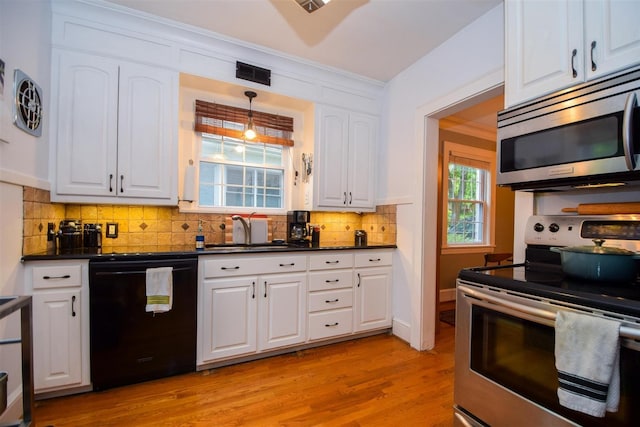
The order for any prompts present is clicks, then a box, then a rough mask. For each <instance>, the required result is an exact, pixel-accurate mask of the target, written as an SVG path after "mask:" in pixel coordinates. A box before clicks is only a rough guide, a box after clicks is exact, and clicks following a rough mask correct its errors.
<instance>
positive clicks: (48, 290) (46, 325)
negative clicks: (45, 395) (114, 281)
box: [25, 260, 90, 393]
mask: <svg viewBox="0 0 640 427" xmlns="http://www.w3.org/2000/svg"><path fill="white" fill-rule="evenodd" d="M25 291H26V293H27V294H31V295H32V301H33V359H34V360H33V371H34V388H35V392H36V393H42V392H51V391H60V390H65V389H72V388H79V387H85V386H89V385H90V370H89V363H90V361H89V336H88V334H89V332H88V327H89V313H88V309H87V308H88V296H89V290H88V263H87V261H78V260H73V261H42V262H28V263H27V264H26V277H25Z"/></svg>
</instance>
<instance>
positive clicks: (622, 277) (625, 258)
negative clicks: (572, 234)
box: [551, 239, 640, 282]
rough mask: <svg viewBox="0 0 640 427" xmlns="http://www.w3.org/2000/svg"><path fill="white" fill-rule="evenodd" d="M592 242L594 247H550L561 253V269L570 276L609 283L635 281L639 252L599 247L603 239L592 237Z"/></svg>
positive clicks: (639, 257)
mask: <svg viewBox="0 0 640 427" xmlns="http://www.w3.org/2000/svg"><path fill="white" fill-rule="evenodd" d="M593 242H594V243H595V246H569V247H564V248H551V250H552V251H554V252H559V253H560V259H561V261H562V271H563V272H564V273H565V274H567V275H569V276H573V277H578V278H581V279H587V280H597V281H609V282H632V281H635V280H636V278H637V276H638V269H637V264H636V260H637V259H640V254H636V253H635V252H633V251H629V250H626V249H621V248H613V247H605V246H602V244H603V243H604V240H602V239H594V240H593Z"/></svg>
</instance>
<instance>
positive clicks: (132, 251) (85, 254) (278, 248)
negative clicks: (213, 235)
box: [22, 243, 397, 262]
mask: <svg viewBox="0 0 640 427" xmlns="http://www.w3.org/2000/svg"><path fill="white" fill-rule="evenodd" d="M395 248H397V246H396V245H393V244H392V245H382V244H381V245H375V244H373V245H368V246H353V245H351V246H350V245H326V246H320V247H296V246H287V245H283V244H271V243H264V244H258V245H248V246H245V245H215V246H212V247H208V248H206V249H204V250H195V248H194V246H192V245H188V246H186V245H178V246H137V247H136V246H123V247H113V248H110V249H109V250H108V251H104V252H103V251H102V250H100V249H96V248H83V249H78V250H74V251H65V252H54V251H49V252H41V253H35V254H29V255H24V256H23V257H22V261H25V262H26V261H47V260H48V261H51V260H65V259H89V260H94V261H99V260H107V259H126V258H133V257H137V258H143V257H153V258H185V257H194V256H200V255H231V254H233V255H238V254H249V253H279V252H316V251H327V250H332V251H335V250H371V249H395Z"/></svg>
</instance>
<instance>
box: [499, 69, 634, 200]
mask: <svg viewBox="0 0 640 427" xmlns="http://www.w3.org/2000/svg"><path fill="white" fill-rule="evenodd" d="M639 99H640V67H637V68H633V69H629V70H626V71H624V72H620V73H616V74H613V75H610V76H607V77H604V78H601V79H598V80H594V81H591V82H588V83H584V84H580V85H578V86H575V87H572V88H569V89H565V90H562V91H559V92H557V93H554V94H551V95H548V96H545V97H543V98H540V99H538V100H535V101H532V102H529V103H526V104H523V105H519V106H516V107H513V108H509V109H507V110H504V111H501V112H499V113H498V141H497V155H498V166H497V169H498V171H497V172H498V176H497V183H498V185H509V186H511V188H512V189H514V190H539V189H567V188H581V187H591V186H593V187H595V186H603V185H624V184H636V185H640V108H639V107H638V100H639Z"/></svg>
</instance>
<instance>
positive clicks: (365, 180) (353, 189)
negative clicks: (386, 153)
mask: <svg viewBox="0 0 640 427" xmlns="http://www.w3.org/2000/svg"><path fill="white" fill-rule="evenodd" d="M377 137H378V121H377V120H376V118H374V117H371V116H365V115H362V114H354V113H352V114H351V115H350V116H349V168H348V169H349V178H348V191H347V193H348V194H347V205H348V206H349V207H352V208H373V207H374V206H375V200H374V197H375V185H374V184H375V179H374V175H373V173H372V172H373V171H374V170H375V166H376V161H375V158H376V157H375V156H376V154H377V149H376V142H377Z"/></svg>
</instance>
